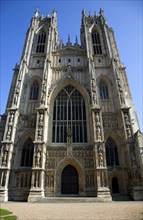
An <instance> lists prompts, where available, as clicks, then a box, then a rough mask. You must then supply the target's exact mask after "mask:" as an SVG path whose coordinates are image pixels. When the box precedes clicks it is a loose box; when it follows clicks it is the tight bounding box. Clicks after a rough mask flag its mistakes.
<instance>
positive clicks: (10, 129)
mask: <svg viewBox="0 0 143 220" xmlns="http://www.w3.org/2000/svg"><path fill="white" fill-rule="evenodd" d="M11 133H12V127H11V126H8V129H7V134H6V140H8V141H9V140H10V139H11Z"/></svg>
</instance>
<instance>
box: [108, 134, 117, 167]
mask: <svg viewBox="0 0 143 220" xmlns="http://www.w3.org/2000/svg"><path fill="white" fill-rule="evenodd" d="M105 148H106V161H107V166H119V160H118V152H117V146H116V143H115V142H114V140H113V139H112V138H111V137H109V138H108V139H107V141H106V144H105Z"/></svg>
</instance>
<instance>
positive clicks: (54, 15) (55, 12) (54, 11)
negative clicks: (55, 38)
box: [53, 8, 57, 18]
mask: <svg viewBox="0 0 143 220" xmlns="http://www.w3.org/2000/svg"><path fill="white" fill-rule="evenodd" d="M56 14H57V11H56V9H55V8H54V10H53V17H54V18H55V17H56Z"/></svg>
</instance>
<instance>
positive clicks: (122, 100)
mask: <svg viewBox="0 0 143 220" xmlns="http://www.w3.org/2000/svg"><path fill="white" fill-rule="evenodd" d="M117 85H118V91H119V95H120V101H121V103H122V104H125V99H124V96H123V90H122V86H121V82H120V78H119V77H118V79H117Z"/></svg>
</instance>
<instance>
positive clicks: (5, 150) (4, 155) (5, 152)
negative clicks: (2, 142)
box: [2, 145, 9, 166]
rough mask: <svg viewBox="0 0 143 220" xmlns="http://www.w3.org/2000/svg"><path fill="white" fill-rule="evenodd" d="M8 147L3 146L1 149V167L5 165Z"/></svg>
mask: <svg viewBox="0 0 143 220" xmlns="http://www.w3.org/2000/svg"><path fill="white" fill-rule="evenodd" d="M8 148H9V147H8V145H6V146H4V148H3V156H2V166H6V165H7V159H8Z"/></svg>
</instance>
